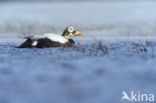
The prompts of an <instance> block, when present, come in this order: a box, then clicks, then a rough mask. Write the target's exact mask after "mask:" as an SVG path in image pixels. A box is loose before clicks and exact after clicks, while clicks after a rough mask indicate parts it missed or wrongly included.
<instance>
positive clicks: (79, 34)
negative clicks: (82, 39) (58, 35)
mask: <svg viewBox="0 0 156 103" xmlns="http://www.w3.org/2000/svg"><path fill="white" fill-rule="evenodd" d="M75 36H83V34H81V33H78V34H75Z"/></svg>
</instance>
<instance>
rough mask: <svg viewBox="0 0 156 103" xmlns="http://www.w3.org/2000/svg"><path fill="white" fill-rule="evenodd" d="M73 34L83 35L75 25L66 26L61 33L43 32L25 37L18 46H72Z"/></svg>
mask: <svg viewBox="0 0 156 103" xmlns="http://www.w3.org/2000/svg"><path fill="white" fill-rule="evenodd" d="M73 36H83V34H82V33H81V32H79V31H78V30H77V29H76V28H75V27H66V28H65V29H64V31H63V33H62V34H61V35H58V34H54V33H45V34H42V35H34V36H29V37H26V41H24V42H23V43H22V44H21V45H20V46H18V48H49V47H74V44H75V42H74V40H73V39H72V37H73Z"/></svg>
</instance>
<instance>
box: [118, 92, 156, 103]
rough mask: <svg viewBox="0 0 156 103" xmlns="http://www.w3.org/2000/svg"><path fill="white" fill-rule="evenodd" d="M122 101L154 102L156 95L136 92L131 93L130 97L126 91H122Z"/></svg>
mask: <svg viewBox="0 0 156 103" xmlns="http://www.w3.org/2000/svg"><path fill="white" fill-rule="evenodd" d="M122 95H123V96H122V97H121V101H124V100H127V101H132V102H153V101H154V94H152V93H151V94H146V93H141V92H136V93H135V92H134V91H131V92H130V94H129V95H128V94H127V93H126V92H125V91H122Z"/></svg>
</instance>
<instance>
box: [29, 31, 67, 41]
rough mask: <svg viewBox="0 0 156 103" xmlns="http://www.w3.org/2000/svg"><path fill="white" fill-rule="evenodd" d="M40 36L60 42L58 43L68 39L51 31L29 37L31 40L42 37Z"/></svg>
mask: <svg viewBox="0 0 156 103" xmlns="http://www.w3.org/2000/svg"><path fill="white" fill-rule="evenodd" d="M42 38H48V39H50V40H51V41H56V42H60V43H66V42H68V40H67V39H66V38H65V37H63V36H61V35H57V34H52V33H48V34H43V35H35V36H32V37H31V39H33V40H37V39H42Z"/></svg>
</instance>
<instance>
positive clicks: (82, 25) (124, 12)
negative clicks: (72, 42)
mask: <svg viewBox="0 0 156 103" xmlns="http://www.w3.org/2000/svg"><path fill="white" fill-rule="evenodd" d="M155 10H156V2H155V1H154V0H0V37H1V38H8V37H15V38H16V37H25V36H28V35H36V34H42V33H45V32H56V33H61V32H62V31H63V29H64V28H65V27H67V26H75V27H76V28H78V29H79V30H80V31H82V32H83V33H84V34H85V35H86V36H153V35H155V34H156V29H155V28H156V13H155Z"/></svg>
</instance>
